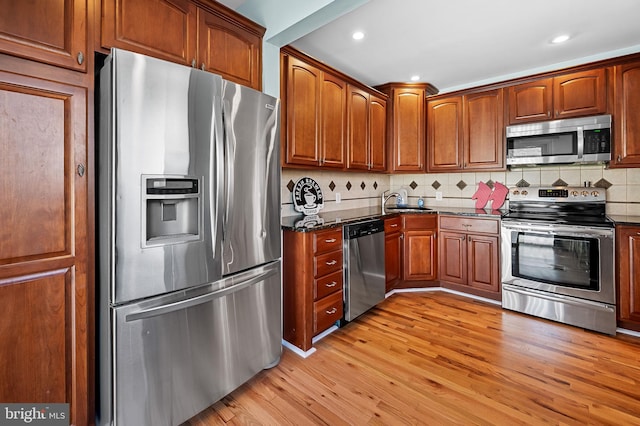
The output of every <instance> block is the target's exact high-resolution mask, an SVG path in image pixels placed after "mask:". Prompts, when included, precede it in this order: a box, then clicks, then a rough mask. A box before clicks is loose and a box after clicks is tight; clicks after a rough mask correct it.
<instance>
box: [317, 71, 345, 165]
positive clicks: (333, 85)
mask: <svg viewBox="0 0 640 426" xmlns="http://www.w3.org/2000/svg"><path fill="white" fill-rule="evenodd" d="M320 93H321V102H322V104H321V106H320V117H321V120H320V150H321V152H320V154H321V157H320V165H321V166H322V167H331V168H338V169H342V168H344V166H345V152H346V137H347V83H345V82H344V81H343V80H342V79H340V78H338V77H335V76H333V75H331V74H328V73H323V77H322V87H321V91H320Z"/></svg>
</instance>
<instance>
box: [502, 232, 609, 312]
mask: <svg viewBox="0 0 640 426" xmlns="http://www.w3.org/2000/svg"><path fill="white" fill-rule="evenodd" d="M500 252H501V260H502V282H503V284H507V285H513V286H518V287H524V288H528V289H534V290H539V291H544V292H548V293H552V294H555V295H565V296H572V297H577V298H580V299H586V300H590V301H594V302H602V303H607V304H612V305H615V301H616V299H615V276H614V267H613V264H614V263H613V257H614V230H613V228H596V227H586V226H572V225H559V224H553V223H548V224H547V223H525V222H517V221H516V222H513V221H503V222H502V242H501V250H500Z"/></svg>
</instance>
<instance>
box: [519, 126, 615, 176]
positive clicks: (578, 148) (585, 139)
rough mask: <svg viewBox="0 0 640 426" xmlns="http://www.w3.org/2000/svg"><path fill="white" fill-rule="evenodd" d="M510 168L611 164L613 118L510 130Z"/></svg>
mask: <svg viewBox="0 0 640 426" xmlns="http://www.w3.org/2000/svg"><path fill="white" fill-rule="evenodd" d="M506 137H507V165H511V166H527V165H536V164H572V163H599V162H604V161H610V160H611V115H597V116H592V117H581V118H567V119H563V120H554V121H543V122H539V123H527V124H517V125H514V126H507V129H506Z"/></svg>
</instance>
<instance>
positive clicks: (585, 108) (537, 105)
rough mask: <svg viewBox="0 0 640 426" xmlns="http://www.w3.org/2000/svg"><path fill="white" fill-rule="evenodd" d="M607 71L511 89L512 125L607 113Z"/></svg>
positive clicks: (572, 75)
mask: <svg viewBox="0 0 640 426" xmlns="http://www.w3.org/2000/svg"><path fill="white" fill-rule="evenodd" d="M606 78H607V77H606V69H605V68H597V69H593V70H589V71H582V72H576V73H572V74H566V75H562V76H558V77H554V78H546V79H542V80H537V81H533V82H529V83H522V84H517V85H514V86H510V87H509V124H517V123H526V122H530V121H544V120H555V119H561V118H568V117H581V116H587V115H597V114H605V113H606V112H607V81H606Z"/></svg>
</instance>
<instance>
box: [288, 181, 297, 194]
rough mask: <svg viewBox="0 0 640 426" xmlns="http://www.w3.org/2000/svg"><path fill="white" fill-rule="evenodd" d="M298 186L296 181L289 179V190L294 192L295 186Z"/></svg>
mask: <svg viewBox="0 0 640 426" xmlns="http://www.w3.org/2000/svg"><path fill="white" fill-rule="evenodd" d="M294 186H296V183H295V182H294V181H292V180H290V181H289V183H288V184H287V189H288V190H289V192H293V187H294Z"/></svg>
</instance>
